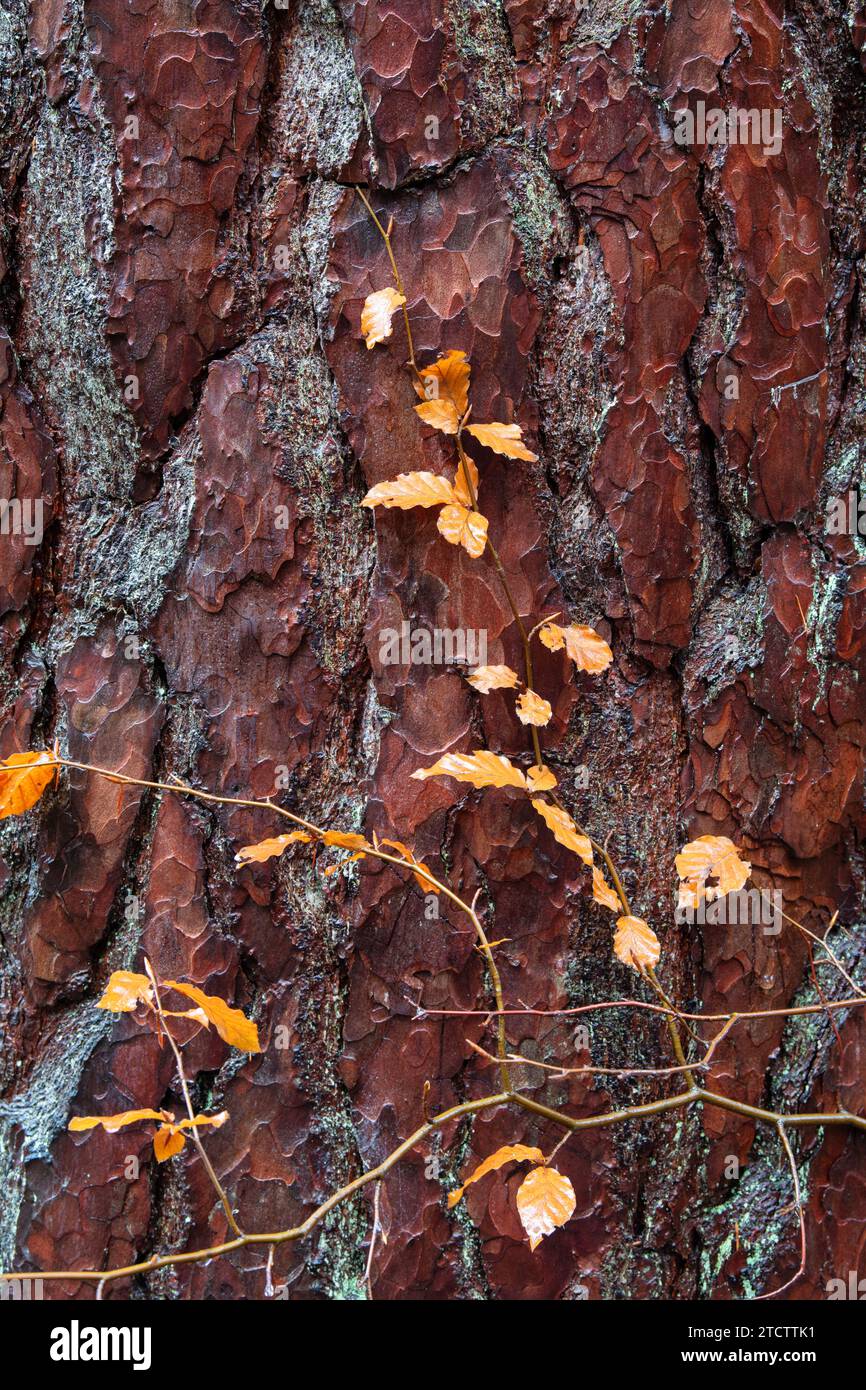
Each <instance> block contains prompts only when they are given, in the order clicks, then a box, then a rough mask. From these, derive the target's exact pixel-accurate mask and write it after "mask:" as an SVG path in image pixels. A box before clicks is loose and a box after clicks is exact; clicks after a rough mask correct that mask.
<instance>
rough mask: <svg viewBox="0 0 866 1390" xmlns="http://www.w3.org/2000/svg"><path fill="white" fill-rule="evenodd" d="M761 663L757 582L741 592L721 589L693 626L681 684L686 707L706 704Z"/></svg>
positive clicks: (760, 600) (761, 608)
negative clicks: (744, 673)
mask: <svg viewBox="0 0 866 1390" xmlns="http://www.w3.org/2000/svg"><path fill="white" fill-rule="evenodd" d="M763 658H764V592H763V583H762V581H761V579H760V577H756V578H755V579H753V580H752V581H751V582H750V583H749V584H747V585H746V586H745V588H742V589H740V588H738V587H737V586H736V585H734V584H728V585H725V587H724V588H722V589H721V590H720V591H719V592H718V593H717V594H715V595H714V597H713V598H712V600H711V601H710V602H709V603H708V604H707V606H706V608H705V609H704V611H703V613H702V614H701V616H700V619H699V621H698V623H697V625H696V628H695V631H694V636H693V638H692V643H691V647H690V648H689V654H688V660H687V662H686V667H685V670H684V672H683V684H684V687H685V691H686V696H687V699H688V702H689V704H690V705H692V704H693V705H696V706H699V705H700V706H702V705H704V704H705V703H711V702H712V701H713V700H715V699H716V697H717V696H718V695H719V694H720V693H721V692H722V691H723V690H725V689H727V688H728V687H729V686H731V685H733V683H734V681H735V680H736V679H737V676H738V675H739V674H740V672H742V671H747V670H750V669H751V670H754V669H756V668H757V667H758V666H760V664H761V662H762V661H763Z"/></svg>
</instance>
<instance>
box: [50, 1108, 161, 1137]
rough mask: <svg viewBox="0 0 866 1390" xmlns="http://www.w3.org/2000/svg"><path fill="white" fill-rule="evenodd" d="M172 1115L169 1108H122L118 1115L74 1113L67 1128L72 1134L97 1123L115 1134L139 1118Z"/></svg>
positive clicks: (135, 1122)
mask: <svg viewBox="0 0 866 1390" xmlns="http://www.w3.org/2000/svg"><path fill="white" fill-rule="evenodd" d="M173 1119H174V1116H173V1115H172V1114H171V1112H170V1111H169V1110H122V1111H121V1112H120V1114H119V1115H76V1116H75V1118H74V1119H72V1120H70V1121H69V1128H70V1129H71V1130H72V1132H73V1133H74V1134H77V1133H78V1132H79V1131H80V1130H85V1129H95V1128H96V1126H97V1125H102V1128H103V1129H104V1130H105V1131H106V1133H107V1134H116V1133H117V1131H118V1130H119V1129H123V1127H124V1125H137V1124H138V1123H139V1121H140V1120H159V1121H161V1122H162V1121H165V1120H173Z"/></svg>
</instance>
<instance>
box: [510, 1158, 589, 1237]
mask: <svg viewBox="0 0 866 1390" xmlns="http://www.w3.org/2000/svg"><path fill="white" fill-rule="evenodd" d="M576 1205H577V1203H576V1200H575V1196H574V1188H573V1187H572V1185H571V1182H570V1180H569V1179H568V1178H567V1177H566V1176H565V1174H564V1173H558V1172H557V1171H556V1169H555V1168H546V1167H545V1168H533V1169H532V1171H531V1172H530V1173H527V1175H526V1177H525V1178H524V1180H523V1182H522V1183H521V1184H520V1187H519V1188H518V1189H517V1211H518V1214H519V1216H520V1220H521V1222H522V1224H523V1229H524V1231H525V1232H526V1234H527V1235H528V1236H529V1248H530V1250H534V1249H535V1248H536V1246H538V1245H539V1244H540V1243H541V1241H542V1240H543V1238H544V1237H545V1236H549V1235H550V1234H551V1233H552V1232H553V1231H555V1230H556V1229H557V1227H558V1226H564V1225H565V1223H566V1221H567V1220H568V1218H569V1217H570V1216H571V1215H572V1214H573V1212H574V1208H575V1206H576Z"/></svg>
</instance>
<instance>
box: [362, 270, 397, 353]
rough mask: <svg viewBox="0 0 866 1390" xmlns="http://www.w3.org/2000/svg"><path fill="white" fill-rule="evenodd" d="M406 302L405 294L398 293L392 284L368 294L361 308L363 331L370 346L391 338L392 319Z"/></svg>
mask: <svg viewBox="0 0 866 1390" xmlns="http://www.w3.org/2000/svg"><path fill="white" fill-rule="evenodd" d="M405 303H406V299H405V296H404V295H402V294H398V293H397V291H396V290H395V289H392V287H391V286H390V285H389V286H388V288H387V289H386V290H376V291H374V293H373V294H368V295H367V298H366V299H365V300H364V307H363V309H362V310H361V332H362V333H363V335H364V341H365V342H366V344H367V347H368V348H372V347H375V346H376V344H377V343H383V342H384V341H385V339H386V338H390V336H391V319H392V317H393V315H394V313H395V312H396V311H397V309H399V308H400V306H401V305H402V304H405Z"/></svg>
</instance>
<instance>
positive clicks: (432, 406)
mask: <svg viewBox="0 0 866 1390" xmlns="http://www.w3.org/2000/svg"><path fill="white" fill-rule="evenodd" d="M415 411H416V413H417V414H418V415H420V416H421V419H422V420H423V421H424V424H425V425H432V426H433V428H434V430H441V431H442V433H443V434H456V433H457V429H458V426H459V424H460V417H459V416H458V414H457V411H456V409H455V407H454V404H453V402H452V401H446V400H440V399H439V398H438V397H436V398H434V399H433V400H432V401H422V402H421V404H420V405H416V406H415Z"/></svg>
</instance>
